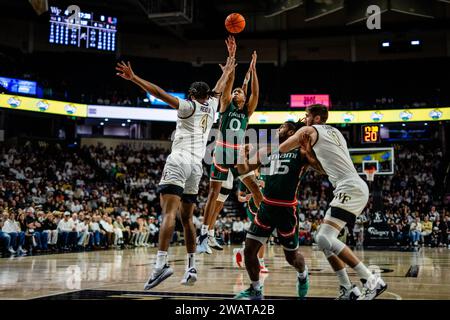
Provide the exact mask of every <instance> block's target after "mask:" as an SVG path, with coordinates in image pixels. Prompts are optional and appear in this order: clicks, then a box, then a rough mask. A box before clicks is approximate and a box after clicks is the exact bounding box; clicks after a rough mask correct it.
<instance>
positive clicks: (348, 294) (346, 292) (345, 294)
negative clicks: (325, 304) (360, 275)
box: [336, 284, 361, 300]
mask: <svg viewBox="0 0 450 320" xmlns="http://www.w3.org/2000/svg"><path fill="white" fill-rule="evenodd" d="M360 295H361V291H360V290H359V288H358V287H357V286H356V285H355V284H354V285H352V287H351V289H349V288H346V287H344V286H340V287H339V296H338V297H337V298H336V300H357V299H358V298H359V296H360Z"/></svg>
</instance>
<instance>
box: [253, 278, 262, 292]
mask: <svg viewBox="0 0 450 320" xmlns="http://www.w3.org/2000/svg"><path fill="white" fill-rule="evenodd" d="M252 287H253V289H255V290H261V281H259V280H258V281H252Z"/></svg>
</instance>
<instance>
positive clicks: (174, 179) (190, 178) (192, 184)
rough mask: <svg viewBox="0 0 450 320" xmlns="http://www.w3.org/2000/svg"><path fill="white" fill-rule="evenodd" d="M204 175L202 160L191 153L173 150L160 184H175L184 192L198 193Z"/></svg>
mask: <svg viewBox="0 0 450 320" xmlns="http://www.w3.org/2000/svg"><path fill="white" fill-rule="evenodd" d="M202 175H203V166H202V163H201V161H198V160H197V159H194V158H193V157H192V156H191V155H190V154H189V153H182V152H172V153H171V154H170V155H169V156H168V157H167V160H166V164H165V165H164V170H163V172H162V177H161V181H160V182H159V186H164V185H175V186H178V187H181V188H182V189H183V194H198V186H199V184H200V179H201V178H202Z"/></svg>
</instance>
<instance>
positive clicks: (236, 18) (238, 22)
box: [225, 13, 245, 33]
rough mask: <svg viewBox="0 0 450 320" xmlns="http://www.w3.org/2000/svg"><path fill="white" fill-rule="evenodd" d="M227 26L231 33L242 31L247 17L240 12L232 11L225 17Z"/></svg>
mask: <svg viewBox="0 0 450 320" xmlns="http://www.w3.org/2000/svg"><path fill="white" fill-rule="evenodd" d="M225 28H226V29H227V30H228V32H230V33H239V32H242V30H244V28H245V18H244V17H243V16H242V15H241V14H240V13H232V14H230V15H229V16H228V17H227V18H226V19H225Z"/></svg>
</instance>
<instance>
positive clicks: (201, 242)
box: [196, 233, 212, 254]
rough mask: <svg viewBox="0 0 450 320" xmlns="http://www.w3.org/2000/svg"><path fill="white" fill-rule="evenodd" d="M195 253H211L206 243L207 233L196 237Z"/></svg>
mask: <svg viewBox="0 0 450 320" xmlns="http://www.w3.org/2000/svg"><path fill="white" fill-rule="evenodd" d="M196 253H207V254H212V250H211V248H210V247H209V245H208V234H207V233H206V234H204V235H200V236H198V237H197V249H196Z"/></svg>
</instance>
